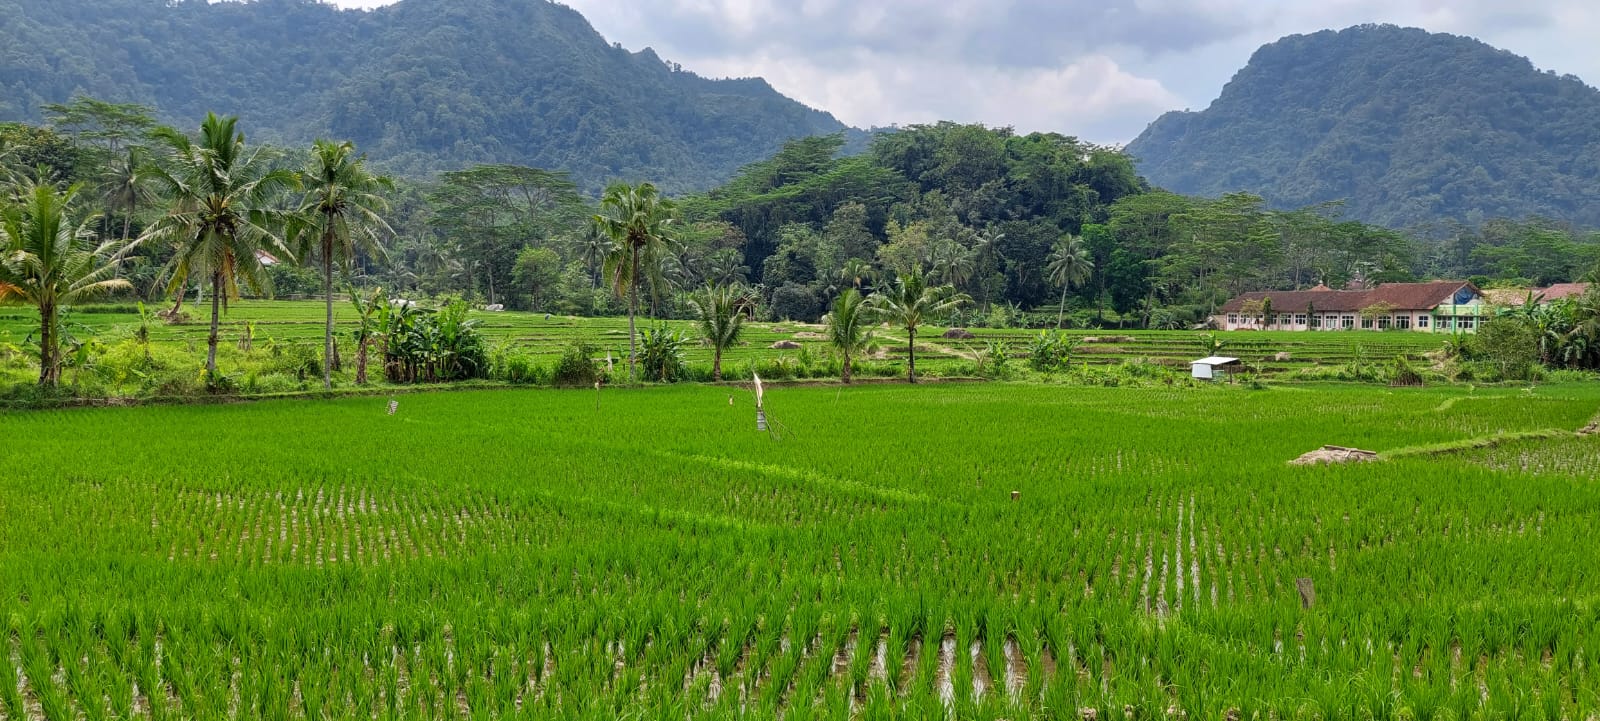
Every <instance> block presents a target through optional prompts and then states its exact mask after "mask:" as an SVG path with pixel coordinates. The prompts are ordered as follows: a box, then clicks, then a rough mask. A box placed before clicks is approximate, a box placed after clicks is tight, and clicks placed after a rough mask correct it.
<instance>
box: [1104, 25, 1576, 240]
mask: <svg viewBox="0 0 1600 721" xmlns="http://www.w3.org/2000/svg"><path fill="white" fill-rule="evenodd" d="M1128 150H1129V152H1130V153H1131V154H1132V155H1134V156H1136V157H1137V158H1138V159H1139V160H1140V164H1139V168H1140V170H1141V172H1142V173H1143V174H1144V175H1145V176H1146V177H1147V178H1149V179H1150V181H1151V182H1152V183H1153V184H1156V185H1159V186H1162V187H1164V188H1167V189H1169V190H1172V191H1175V192H1179V193H1186V194H1198V195H1207V196H1218V195H1221V194H1223V193H1227V192H1233V191H1249V192H1253V193H1257V194H1259V195H1262V196H1263V197H1265V198H1266V199H1267V200H1268V202H1269V203H1271V204H1272V205H1274V206H1277V207H1283V208H1292V207H1300V206H1305V205H1311V204H1315V203H1321V202H1324V201H1333V200H1346V201H1348V204H1347V206H1346V208H1345V211H1346V213H1347V214H1348V215H1349V216H1350V217H1354V218H1358V219H1361V220H1365V221H1368V222H1373V223H1378V224H1381V225H1387V226H1390V227H1404V226H1411V225H1415V224H1419V223H1424V222H1430V221H1437V220H1460V221H1465V222H1468V223H1474V224H1475V223H1476V222H1478V221H1481V220H1483V219H1485V218H1491V217H1502V216H1503V217H1525V216H1530V215H1540V216H1547V217H1550V218H1555V219H1561V220H1565V221H1570V222H1574V223H1578V224H1581V225H1585V226H1589V227H1600V204H1597V203H1595V202H1593V200H1594V198H1596V197H1600V91H1596V90H1595V89H1594V88H1592V87H1590V86H1588V85H1585V84H1584V83H1583V82H1582V81H1581V80H1579V79H1578V78H1576V77H1572V76H1559V75H1556V74H1554V73H1550V72H1540V71H1539V70H1538V69H1536V68H1535V67H1534V66H1533V64H1532V63H1530V62H1529V61H1528V60H1527V59H1525V58H1522V57H1518V56H1516V55H1513V54H1511V53H1509V52H1506V51H1502V50H1497V49H1495V48H1493V47H1490V46H1488V45H1485V44H1484V43H1481V42H1479V41H1477V40H1473V39H1470V38H1464V37H1458V36H1453V35H1441V34H1431V33H1428V32H1425V31H1422V30H1416V29H1403V28H1399V27H1394V26H1361V27H1355V28H1350V29H1348V30H1344V31H1342V32H1333V31H1324V32H1320V33H1316V34H1313V35H1296V36H1291V37H1288V38H1284V39H1283V40H1280V41H1278V42H1276V43H1272V44H1270V45H1267V46H1265V47H1263V48H1261V49H1260V50H1258V51H1257V52H1256V53H1255V55H1254V57H1252V58H1251V59H1250V62H1249V64H1248V65H1247V66H1246V67H1245V68H1244V69H1243V70H1241V71H1239V73H1238V74H1237V75H1235V76H1234V78H1233V80H1232V81H1231V82H1229V83H1228V85H1227V87H1226V88H1224V89H1223V91H1222V95H1221V97H1219V98H1217V100H1216V101H1215V102H1214V103H1212V105H1211V107H1210V108H1208V109H1206V110H1204V111H1201V112H1174V113H1168V114H1167V115H1165V116H1163V117H1161V118H1160V119H1159V120H1157V121H1156V122H1155V123H1153V124H1151V126H1150V127H1149V128H1148V129H1147V130H1145V132H1144V134H1142V135H1140V136H1139V138H1138V139H1137V140H1135V141H1134V142H1133V143H1132V144H1131V145H1130V146H1128Z"/></svg>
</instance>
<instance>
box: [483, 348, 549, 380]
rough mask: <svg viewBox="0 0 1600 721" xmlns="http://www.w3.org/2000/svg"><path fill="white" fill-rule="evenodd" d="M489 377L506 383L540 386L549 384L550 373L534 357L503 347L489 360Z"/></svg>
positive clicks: (496, 350)
mask: <svg viewBox="0 0 1600 721" xmlns="http://www.w3.org/2000/svg"><path fill="white" fill-rule="evenodd" d="M489 377H490V378H493V379H495V380H499V381H505V382H506V383H515V384H519V385H540V384H544V383H548V382H549V380H550V373H549V372H548V371H546V370H545V368H544V366H543V365H540V364H539V362H538V361H536V360H534V358H533V357H532V356H529V355H527V354H525V353H521V352H519V351H517V350H516V349H514V348H512V347H511V346H510V345H501V346H500V347H499V348H497V349H495V352H494V353H493V355H491V356H490V358H489Z"/></svg>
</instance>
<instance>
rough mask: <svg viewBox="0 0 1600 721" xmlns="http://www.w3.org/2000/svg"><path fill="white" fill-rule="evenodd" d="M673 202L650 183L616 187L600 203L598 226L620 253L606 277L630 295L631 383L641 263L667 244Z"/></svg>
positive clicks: (609, 260) (636, 343) (609, 265)
mask: <svg viewBox="0 0 1600 721" xmlns="http://www.w3.org/2000/svg"><path fill="white" fill-rule="evenodd" d="M673 212H674V206H673V203H672V201H670V200H667V199H666V198H663V197H661V192H660V191H658V190H656V186H655V185H653V184H651V183H640V184H638V185H628V184H626V183H617V184H614V185H612V186H611V187H609V188H607V189H606V192H605V195H604V196H603V197H601V199H600V212H599V213H598V214H596V215H595V216H594V223H595V226H596V227H598V228H599V229H600V230H601V231H602V232H604V233H605V234H606V235H608V236H610V237H611V239H612V240H614V241H616V243H617V249H616V251H614V252H613V253H612V254H611V256H610V257H609V258H607V260H606V266H607V271H608V273H607V275H608V276H609V277H610V278H611V279H612V285H613V287H615V288H616V289H617V292H618V294H621V293H622V292H623V291H626V292H627V294H628V379H629V380H630V381H631V380H634V379H636V378H637V375H636V371H637V367H636V366H637V365H638V355H639V334H638V328H637V327H636V323H637V318H638V315H639V283H640V282H641V281H642V280H643V278H642V276H641V275H640V270H639V261H640V260H641V258H643V257H644V256H647V255H654V254H657V253H659V252H660V249H661V247H662V246H664V245H665V244H666V239H667V229H668V228H669V227H670V226H671V225H672V223H673Z"/></svg>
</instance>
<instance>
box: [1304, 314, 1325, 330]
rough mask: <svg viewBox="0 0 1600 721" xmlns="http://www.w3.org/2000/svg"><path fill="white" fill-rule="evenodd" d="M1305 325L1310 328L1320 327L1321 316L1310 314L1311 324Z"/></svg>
mask: <svg viewBox="0 0 1600 721" xmlns="http://www.w3.org/2000/svg"><path fill="white" fill-rule="evenodd" d="M1307 327H1308V328H1311V329H1312V330H1316V329H1318V328H1321V327H1322V318H1321V316H1315V315H1314V316H1311V325H1309V326H1307Z"/></svg>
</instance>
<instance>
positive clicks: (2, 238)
mask: <svg viewBox="0 0 1600 721" xmlns="http://www.w3.org/2000/svg"><path fill="white" fill-rule="evenodd" d="M41 175H43V173H41ZM78 189H79V186H77V185H74V186H72V187H70V188H67V189H66V190H64V191H63V190H58V189H57V188H56V187H55V186H54V185H51V184H50V183H48V182H31V181H23V182H21V183H19V184H18V185H17V187H16V188H15V189H14V193H15V198H14V199H12V200H10V201H9V202H7V203H6V204H5V207H4V210H3V211H0V300H4V299H6V298H17V299H19V300H22V301H23V302H26V303H28V304H29V305H32V306H34V307H36V308H38V309H39V385H41V386H54V385H55V384H56V382H57V381H59V380H60V378H61V351H60V346H61V327H60V315H59V312H60V309H61V307H62V306H64V305H71V304H73V303H77V302H81V301H84V300H88V299H91V298H94V297H97V296H100V295H104V294H106V293H109V292H111V291H114V290H121V289H124V288H129V287H131V286H130V285H129V283H128V281H126V280H122V279H121V278H117V277H116V272H117V267H118V265H120V264H121V261H122V256H121V255H120V254H119V253H117V252H115V247H114V246H113V245H112V244H111V243H101V244H96V243H95V242H94V240H93V238H94V233H93V231H91V230H90V228H89V226H90V223H91V222H92V221H93V220H94V219H95V216H93V215H87V216H79V215H78V213H77V211H76V208H74V207H73V205H74V201H75V200H76V198H77V195H78Z"/></svg>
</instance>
